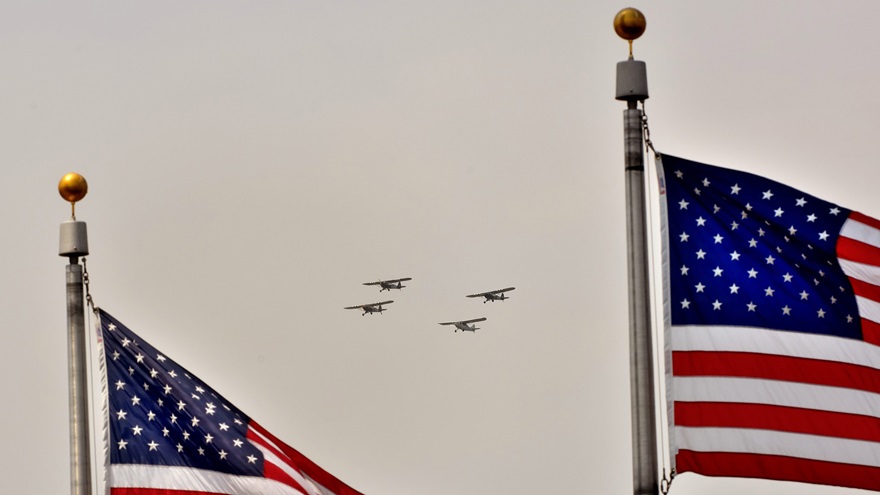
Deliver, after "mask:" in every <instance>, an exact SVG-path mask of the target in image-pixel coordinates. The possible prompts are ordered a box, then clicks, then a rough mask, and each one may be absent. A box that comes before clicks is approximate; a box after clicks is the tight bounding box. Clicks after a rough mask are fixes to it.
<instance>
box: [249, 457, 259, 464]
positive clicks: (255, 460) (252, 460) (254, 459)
mask: <svg viewBox="0 0 880 495" xmlns="http://www.w3.org/2000/svg"><path fill="white" fill-rule="evenodd" d="M247 460H248V463H250V464H256V463H257V458H256V457H254V456H252V455H249V456H247Z"/></svg>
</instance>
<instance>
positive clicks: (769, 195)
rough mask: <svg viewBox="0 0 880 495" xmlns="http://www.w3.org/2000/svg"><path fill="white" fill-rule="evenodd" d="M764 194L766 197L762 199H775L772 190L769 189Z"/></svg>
mask: <svg viewBox="0 0 880 495" xmlns="http://www.w3.org/2000/svg"><path fill="white" fill-rule="evenodd" d="M763 194H764V197H763V198H761V199H770V198H772V197H773V193H772V192H770V189H767V190H766V191H764V193H763Z"/></svg>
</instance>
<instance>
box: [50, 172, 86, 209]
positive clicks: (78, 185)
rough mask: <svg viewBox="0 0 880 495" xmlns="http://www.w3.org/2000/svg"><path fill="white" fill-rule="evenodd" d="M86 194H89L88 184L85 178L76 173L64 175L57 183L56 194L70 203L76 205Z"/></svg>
mask: <svg viewBox="0 0 880 495" xmlns="http://www.w3.org/2000/svg"><path fill="white" fill-rule="evenodd" d="M87 192H89V183H88V182H86V179H85V177H83V176H82V175H79V174H78V173H76V172H71V173H69V174H67V175H65V176H64V177H62V178H61V180H60V181H59V182H58V193H59V194H61V197H62V198H64V199H65V200H66V201H70V202H71V203H76V202H77V201H79V200H81V199H83V198H84V197H86V193H87Z"/></svg>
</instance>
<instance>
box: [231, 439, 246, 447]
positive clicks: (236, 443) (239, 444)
mask: <svg viewBox="0 0 880 495" xmlns="http://www.w3.org/2000/svg"><path fill="white" fill-rule="evenodd" d="M243 444H244V442H242V441H241V439H239V438H236V439H235V440H233V441H232V445H233V446H235V447H238V448H241V446H242V445H243Z"/></svg>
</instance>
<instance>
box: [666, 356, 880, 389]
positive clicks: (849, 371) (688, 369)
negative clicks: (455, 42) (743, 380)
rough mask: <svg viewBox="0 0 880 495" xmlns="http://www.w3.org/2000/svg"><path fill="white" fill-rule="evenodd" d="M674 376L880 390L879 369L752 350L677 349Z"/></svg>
mask: <svg viewBox="0 0 880 495" xmlns="http://www.w3.org/2000/svg"><path fill="white" fill-rule="evenodd" d="M672 374H673V375H674V376H738V377H748V378H764V379H768V380H781V381H787V382H798V383H811V384H814V385H828V386H832V387H841V388H850V389H856V390H865V391H868V392H876V393H880V370H877V369H874V368H869V367H867V366H859V365H856V364H848V363H839V362H834V361H821V360H817V359H805V358H797V357H791V356H779V355H776V354H756V353H749V352H714V351H675V352H673V353H672Z"/></svg>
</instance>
